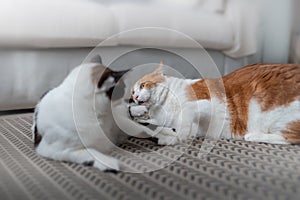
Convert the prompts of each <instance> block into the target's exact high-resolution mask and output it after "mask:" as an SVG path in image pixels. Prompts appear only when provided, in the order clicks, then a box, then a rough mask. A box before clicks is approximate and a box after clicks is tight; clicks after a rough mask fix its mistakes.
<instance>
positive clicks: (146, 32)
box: [0, 0, 300, 111]
mask: <svg viewBox="0 0 300 200" xmlns="http://www.w3.org/2000/svg"><path fill="white" fill-rule="evenodd" d="M299 8H300V1H298V0H143V1H139V0H110V1H109V0H51V1H49V0H39V1H36V0H0V25H1V29H0V60H1V62H0V70H1V71H0V92H1V96H0V110H2V111H4V110H15V109H27V108H33V107H34V105H35V104H36V102H37V101H38V99H39V98H40V96H41V95H42V94H43V93H44V92H45V91H47V90H49V89H51V88H53V87H55V86H57V85H58V84H59V83H60V82H61V81H62V80H63V79H64V78H65V77H66V76H67V74H68V73H69V71H70V70H71V69H72V68H74V67H76V66H77V65H79V64H80V63H82V62H83V61H88V60H87V59H86V58H87V57H89V56H88V55H89V53H90V52H93V54H100V56H101V57H102V61H103V64H105V65H107V66H109V67H111V68H114V69H116V70H118V69H120V70H121V69H125V68H126V69H128V68H132V67H135V66H138V65H144V64H147V63H159V62H160V61H163V62H164V64H165V65H168V66H171V67H172V68H174V69H176V70H178V71H179V72H180V73H182V74H183V75H184V76H185V77H188V78H199V77H201V76H206V77H209V76H214V75H215V74H214V68H216V67H217V69H218V71H219V72H220V75H225V74H228V73H230V72H231V71H233V70H235V69H238V68H240V67H242V66H245V65H248V64H253V63H257V62H264V63H266V62H267V63H288V62H292V63H299V62H300V24H299V22H300V14H299V12H298V9H299ZM107 39H108V40H107ZM99 44H101V46H100V47H98V48H96V50H95V47H96V46H97V45H99ZM195 65H197V66H198V67H199V68H201V70H202V71H203V74H202V75H199V74H197V73H195V69H194V68H193V66H195Z"/></svg>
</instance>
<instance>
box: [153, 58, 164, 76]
mask: <svg viewBox="0 0 300 200" xmlns="http://www.w3.org/2000/svg"><path fill="white" fill-rule="evenodd" d="M163 66H164V64H163V62H162V61H160V63H159V65H158V66H157V67H156V69H155V70H154V71H153V73H155V74H162V75H163V69H162V67H163Z"/></svg>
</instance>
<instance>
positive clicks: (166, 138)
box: [157, 135, 178, 145]
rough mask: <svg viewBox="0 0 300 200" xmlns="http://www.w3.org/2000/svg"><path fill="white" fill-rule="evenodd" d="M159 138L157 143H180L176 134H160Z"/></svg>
mask: <svg viewBox="0 0 300 200" xmlns="http://www.w3.org/2000/svg"><path fill="white" fill-rule="evenodd" d="M157 139H158V141H157V144H159V145H175V144H177V143H178V140H177V138H176V137H174V136H167V135H160V136H158V137H157Z"/></svg>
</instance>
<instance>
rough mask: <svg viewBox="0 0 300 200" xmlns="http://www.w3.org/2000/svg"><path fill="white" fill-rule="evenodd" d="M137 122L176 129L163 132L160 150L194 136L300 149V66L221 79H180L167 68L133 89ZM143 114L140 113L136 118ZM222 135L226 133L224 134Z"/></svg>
mask: <svg viewBox="0 0 300 200" xmlns="http://www.w3.org/2000/svg"><path fill="white" fill-rule="evenodd" d="M131 92H132V94H131V95H132V99H133V101H134V102H135V106H139V107H135V106H132V107H131V108H130V109H131V111H135V110H137V109H136V108H141V109H139V110H147V112H145V114H144V115H142V114H137V115H136V116H134V117H135V119H136V120H137V121H140V122H143V123H145V122H149V123H153V124H156V125H158V126H164V127H169V128H174V129H173V130H174V131H173V132H170V131H169V130H167V131H164V129H162V131H160V132H159V133H158V134H157V135H155V137H157V138H158V143H159V144H176V143H178V142H180V141H184V140H186V139H187V138H189V137H190V136H205V135H206V133H207V131H208V130H209V129H211V128H212V129H211V130H214V129H215V130H217V131H215V132H214V131H210V132H209V133H208V135H206V136H207V137H212V138H218V137H220V138H226V139H230V138H233V139H245V140H246V141H254V142H263V143H272V144H299V143H300V66H298V65H294V64H254V65H250V66H246V67H243V68H241V69H239V70H236V71H234V72H232V73H230V74H228V75H226V76H224V77H223V78H220V79H198V80H187V79H180V78H176V77H172V76H166V75H164V74H163V72H162V69H161V65H160V66H159V67H158V68H157V69H156V70H154V71H153V72H152V73H150V74H147V75H145V76H144V77H142V78H141V79H140V80H138V81H137V82H136V83H135V84H134V85H133V87H132V89H131ZM136 113H138V112H136ZM218 129H219V130H220V131H219V132H220V133H218Z"/></svg>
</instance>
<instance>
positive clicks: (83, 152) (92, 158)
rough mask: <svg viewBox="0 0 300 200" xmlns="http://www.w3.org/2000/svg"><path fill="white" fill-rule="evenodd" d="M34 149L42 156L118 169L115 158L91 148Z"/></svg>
mask: <svg viewBox="0 0 300 200" xmlns="http://www.w3.org/2000/svg"><path fill="white" fill-rule="evenodd" d="M39 147H40V146H39ZM36 150H37V153H38V154H39V155H41V156H43V157H47V158H51V159H54V160H61V161H67V162H73V163H78V164H82V165H86V166H93V167H96V168H98V169H100V170H101V171H106V170H108V171H111V170H116V171H118V170H119V169H120V167H119V162H118V160H117V159H115V158H113V157H111V156H107V155H105V154H103V153H101V152H99V151H97V150H95V149H92V148H81V149H66V150H62V151H53V150H52V151H49V150H48V151H43V150H41V149H39V148H37V149H36Z"/></svg>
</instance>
